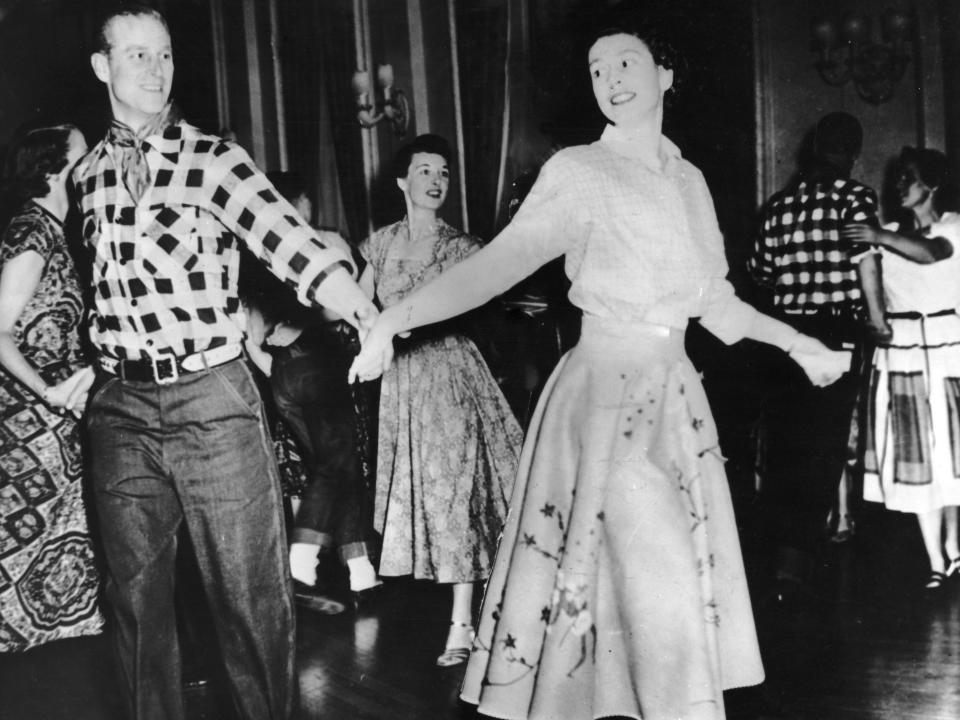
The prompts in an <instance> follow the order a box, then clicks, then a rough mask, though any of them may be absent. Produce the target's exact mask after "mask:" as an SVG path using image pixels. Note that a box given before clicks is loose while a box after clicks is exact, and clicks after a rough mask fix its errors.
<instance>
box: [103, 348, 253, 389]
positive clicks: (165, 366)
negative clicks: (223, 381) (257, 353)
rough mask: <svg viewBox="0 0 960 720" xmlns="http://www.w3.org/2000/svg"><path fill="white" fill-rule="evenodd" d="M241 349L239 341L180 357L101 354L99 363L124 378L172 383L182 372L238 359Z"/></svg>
mask: <svg viewBox="0 0 960 720" xmlns="http://www.w3.org/2000/svg"><path fill="white" fill-rule="evenodd" d="M241 352H242V348H241V346H240V344H239V343H233V344H231V345H222V346H220V347H217V348H213V349H212V350H203V351H202V352H198V353H193V354H192V355H183V356H181V357H176V356H174V355H160V356H159V357H152V358H145V359H141V360H117V359H116V358H111V357H106V356H104V355H101V356H100V367H101V368H103V369H104V370H105V371H106V372H108V373H110V374H111V375H116V376H117V377H118V378H120V379H121V380H134V381H136V382H155V383H157V384H158V385H169V384H170V383H175V382H176V381H177V380H178V379H179V377H180V376H181V375H187V374H189V373H195V372H200V371H201V370H208V369H210V368H212V367H217V366H218V365H223V364H224V363H228V362H230V361H231V360H236V359H237V358H238V357H240V354H241Z"/></svg>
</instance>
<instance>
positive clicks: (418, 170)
mask: <svg viewBox="0 0 960 720" xmlns="http://www.w3.org/2000/svg"><path fill="white" fill-rule="evenodd" d="M397 186H398V187H399V188H400V189H401V190H403V194H404V195H405V196H406V197H407V200H408V201H409V203H410V204H411V205H412V206H413V207H414V208H419V209H424V210H433V211H436V210H439V209H440V207H441V206H442V205H443V202H444V201H445V200H446V199H447V191H448V190H449V189H450V170H449V168H448V167H447V161H446V160H445V159H444V158H443V155H437V154H435V153H424V152H418V153H414V154H413V157H412V158H411V159H410V167H409V168H408V169H407V176H406V177H402V178H397Z"/></svg>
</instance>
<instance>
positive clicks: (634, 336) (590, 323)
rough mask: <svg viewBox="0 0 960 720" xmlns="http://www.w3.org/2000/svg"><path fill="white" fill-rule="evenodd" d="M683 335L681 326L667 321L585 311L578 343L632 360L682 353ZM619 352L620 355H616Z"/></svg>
mask: <svg viewBox="0 0 960 720" xmlns="http://www.w3.org/2000/svg"><path fill="white" fill-rule="evenodd" d="M683 339H684V333H683V331H682V330H679V329H677V328H672V327H668V326H666V325H658V324H656V323H648V322H643V321H641V320H632V321H630V322H625V321H621V320H613V319H610V318H602V317H598V316H596V315H586V314H585V315H584V316H583V323H582V326H581V330H580V341H579V342H578V343H577V347H578V348H581V349H583V350H586V351H588V352H589V351H592V350H597V351H602V352H604V353H609V354H611V355H613V356H614V357H611V359H621V360H624V361H626V362H632V363H635V362H637V361H638V360H642V359H643V358H645V357H655V358H658V359H662V360H670V359H676V358H680V357H685V353H684V344H683ZM618 353H622V354H623V356H622V357H620V358H616V357H615V356H616V354H618ZM627 353H629V354H627Z"/></svg>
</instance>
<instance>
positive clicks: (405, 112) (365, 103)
mask: <svg viewBox="0 0 960 720" xmlns="http://www.w3.org/2000/svg"><path fill="white" fill-rule="evenodd" d="M377 84H378V85H379V86H380V89H381V91H382V93H381V94H382V97H381V98H377V100H376V103H375V104H374V103H371V102H370V95H371V88H370V73H369V72H368V71H367V70H357V71H356V72H355V73H354V74H353V91H354V93H356V95H357V121H358V122H359V123H360V124H361V125H362V126H363V127H365V128H372V127H373V126H374V125H376V124H377V123H378V122H380V121H381V120H389V121H390V123H391V124H392V125H393V130H394V132H395V133H396V134H397V135H406V134H407V126H408V124H409V123H410V107H409V105H408V104H407V98H406V97H405V96H404V94H403V91H402V90H397V89H395V88H394V87H393V65H379V66H377Z"/></svg>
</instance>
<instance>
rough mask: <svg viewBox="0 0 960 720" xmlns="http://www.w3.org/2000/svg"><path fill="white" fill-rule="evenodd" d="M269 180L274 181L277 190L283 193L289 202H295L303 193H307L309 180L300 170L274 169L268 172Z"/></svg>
mask: <svg viewBox="0 0 960 720" xmlns="http://www.w3.org/2000/svg"><path fill="white" fill-rule="evenodd" d="M267 180H269V181H270V182H271V183H273V186H274V187H275V188H276V189H277V192H278V193H280V194H281V195H283V197H284V198H285V199H286V200H287V202H291V203H292V202H293V201H294V200H296V199H297V198H298V197H300V196H301V195H306V194H307V181H306V180H304V179H303V175H301V174H300V173H298V172H292V171H286V170H274V171H272V172H268V173H267Z"/></svg>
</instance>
